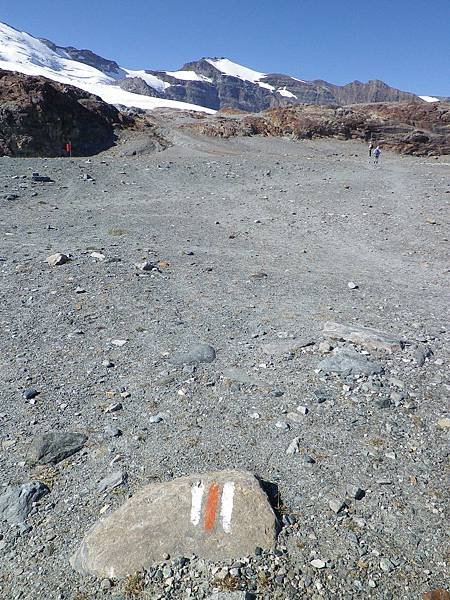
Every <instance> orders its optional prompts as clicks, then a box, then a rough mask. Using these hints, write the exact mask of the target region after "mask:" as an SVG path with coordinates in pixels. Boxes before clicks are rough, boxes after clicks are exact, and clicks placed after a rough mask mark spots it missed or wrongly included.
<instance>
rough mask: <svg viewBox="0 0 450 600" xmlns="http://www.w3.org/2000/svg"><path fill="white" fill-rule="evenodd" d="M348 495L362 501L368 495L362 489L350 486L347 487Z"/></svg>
mask: <svg viewBox="0 0 450 600" xmlns="http://www.w3.org/2000/svg"><path fill="white" fill-rule="evenodd" d="M347 495H348V496H349V497H350V498H354V499H355V500H362V499H363V498H364V496H365V495H366V492H365V490H363V489H361V488H360V487H358V486H357V485H348V486H347Z"/></svg>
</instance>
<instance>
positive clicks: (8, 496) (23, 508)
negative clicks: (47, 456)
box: [0, 481, 50, 525]
mask: <svg viewBox="0 0 450 600" xmlns="http://www.w3.org/2000/svg"><path fill="white" fill-rule="evenodd" d="M49 492H50V490H49V489H48V487H47V486H46V485H44V484H43V483H41V482H40V481H32V482H31V483H24V484H23V485H16V486H11V487H8V488H6V491H5V492H4V493H3V494H2V495H1V496H0V522H1V521H6V522H7V523H9V524H10V525H19V524H20V523H23V522H24V521H25V519H26V518H27V516H28V514H29V513H30V511H31V509H32V508H33V502H37V501H38V500H39V499H40V498H42V496H44V495H45V494H48V493H49Z"/></svg>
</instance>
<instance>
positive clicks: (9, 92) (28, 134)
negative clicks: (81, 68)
mask: <svg viewBox="0 0 450 600" xmlns="http://www.w3.org/2000/svg"><path fill="white" fill-rule="evenodd" d="M119 122H120V123H122V124H123V117H122V116H121V114H120V113H119V112H118V111H117V109H116V108H114V107H113V106H111V105H109V104H106V103H105V102H103V101H102V100H101V99H100V98H98V97H96V96H93V95H91V94H88V93H87V92H83V91H82V90H80V89H78V88H75V87H72V86H69V85H63V84H60V83H56V82H54V81H50V80H48V79H45V78H44V77H29V76H27V75H22V74H20V73H12V72H10V71H2V70H0V156H3V155H6V156H10V155H11V156H49V157H50V156H61V155H62V154H63V153H64V148H65V144H66V142H68V141H69V140H70V141H71V142H72V147H73V152H74V154H75V155H82V156H86V155H91V154H97V153H98V152H100V151H101V150H105V149H106V148H109V147H110V146H111V145H112V144H113V143H114V140H115V134H114V127H115V125H116V124H118V123H119Z"/></svg>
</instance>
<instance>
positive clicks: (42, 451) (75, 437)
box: [28, 431, 87, 465]
mask: <svg viewBox="0 0 450 600" xmlns="http://www.w3.org/2000/svg"><path fill="white" fill-rule="evenodd" d="M86 441H87V437H86V436H85V435H83V434H82V433H75V432H73V431H55V432H51V433H44V434H42V435H38V436H37V437H35V438H34V440H33V442H32V443H31V446H30V449H29V451H28V460H29V462H31V463H40V464H43V465H45V464H52V465H56V464H57V463H59V462H61V461H62V460H64V459H65V458H67V457H69V456H72V454H75V453H76V452H78V451H79V450H81V449H82V448H83V446H84V444H85V443H86Z"/></svg>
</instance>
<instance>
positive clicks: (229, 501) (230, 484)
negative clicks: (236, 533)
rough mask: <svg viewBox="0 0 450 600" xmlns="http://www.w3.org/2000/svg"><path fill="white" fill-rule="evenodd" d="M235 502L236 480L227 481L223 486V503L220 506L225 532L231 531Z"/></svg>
mask: <svg viewBox="0 0 450 600" xmlns="http://www.w3.org/2000/svg"><path fill="white" fill-rule="evenodd" d="M233 502H234V481H227V482H226V483H225V485H224V486H223V491H222V505H221V507H220V516H221V517H222V527H223V530H224V531H225V533H230V531H231V517H232V515H233Z"/></svg>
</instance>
